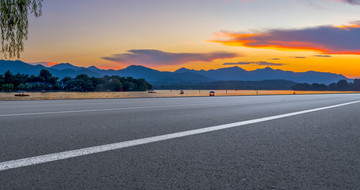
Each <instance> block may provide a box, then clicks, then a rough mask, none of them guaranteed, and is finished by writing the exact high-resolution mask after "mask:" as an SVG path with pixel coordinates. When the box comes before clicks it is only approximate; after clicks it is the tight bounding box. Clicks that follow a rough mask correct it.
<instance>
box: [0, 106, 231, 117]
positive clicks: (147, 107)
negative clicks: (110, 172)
mask: <svg viewBox="0 0 360 190" xmlns="http://www.w3.org/2000/svg"><path fill="white" fill-rule="evenodd" d="M204 105H224V104H223V103H221V104H220V103H207V104H174V105H164V106H144V107H124V108H106V109H92V110H68V111H50V112H34V113H10V114H0V117H14V116H31V115H49V114H66V113H86V112H102V111H120V110H133V109H151V108H167V107H170V108H173V107H194V106H204Z"/></svg>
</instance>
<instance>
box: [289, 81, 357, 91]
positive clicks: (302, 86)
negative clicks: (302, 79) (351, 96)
mask: <svg viewBox="0 0 360 190" xmlns="http://www.w3.org/2000/svg"><path fill="white" fill-rule="evenodd" d="M291 88H292V89H293V90H301V91H360V79H355V80H354V82H352V83H351V82H347V81H346V80H339V81H338V82H337V83H331V84H330V85H325V84H319V83H314V84H308V83H299V84H295V85H294V86H292V87H291Z"/></svg>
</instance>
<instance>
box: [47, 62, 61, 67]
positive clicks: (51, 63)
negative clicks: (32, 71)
mask: <svg viewBox="0 0 360 190" xmlns="http://www.w3.org/2000/svg"><path fill="white" fill-rule="evenodd" d="M47 64H48V65H49V66H54V65H58V64H60V63H54V62H48V63H47Z"/></svg>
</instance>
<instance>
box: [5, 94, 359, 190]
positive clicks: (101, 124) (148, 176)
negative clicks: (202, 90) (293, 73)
mask: <svg viewBox="0 0 360 190" xmlns="http://www.w3.org/2000/svg"><path fill="white" fill-rule="evenodd" d="M358 100H360V94H335V95H285V96H239V97H194V98H148V99H99V100H53V101H4V102H0V145H1V147H0V162H5V161H11V160H17V159H22V158H28V157H33V156H39V155H45V154H50V153H57V152H62V151H68V150H75V149H81V148H87V147H93V146H98V145H106V144H110V143H117V142H123V141H128V140H135V139H142V138H146V137H153V136H158V135H164V134H170V133H176V132H181V131H186V130H193V129H201V128H206V127H211V126H217V125H222V124H228V123H234V122H239V121H247V120H252V119H258V118H264V117H269V116H275V115H280V114H286V113H292V112H296V111H302V110H308V109H314V108H319V107H324V106H331V105H336V104H342V103H347V102H352V101H358ZM359 113H360V103H357V104H352V105H347V106H342V107H338V108H333V109H327V110H322V111H317V112H312V113H307V114H301V115H296V116H292V117H286V118H281V119H276V120H272V121H266V122H261V123H256V124H250V125H245V126H240V127H236V128H231V129H225V130H220V131H215V132H210V133H204V134H198V135H192V136H187V137H182V138H177V139H171V140H166V141H160V142H155V143H149V144H144V145H139V146H134V147H128V148H124V149H119V150H113V151H108V152H102V153H97V154H91V155H86V156H81V157H76V158H70V159H65V160H58V161H54V162H48V163H43V164H38V165H32V166H26V167H20V168H16V169H10V170H5V171H0V189H359V187H360V180H359V179H360V148H359V147H360V138H359V135H360V117H359V116H360V114H359Z"/></svg>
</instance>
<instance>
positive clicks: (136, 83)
mask: <svg viewBox="0 0 360 190" xmlns="http://www.w3.org/2000/svg"><path fill="white" fill-rule="evenodd" d="M150 89H152V85H151V84H149V83H148V82H147V81H146V80H145V79H134V78H132V77H120V76H104V77H102V78H95V77H89V76H88V75H87V74H80V75H78V76H76V77H75V78H71V77H64V78H63V79H61V80H60V79H59V78H58V77H54V76H52V74H51V73H50V72H49V71H48V70H46V69H42V70H41V71H40V73H39V75H37V76H35V75H31V76H29V75H26V74H20V73H17V74H13V73H11V72H10V71H7V72H5V74H4V75H0V91H8V92H9V91H19V90H24V91H41V90H51V91H75V92H93V91H146V90H150Z"/></svg>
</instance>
